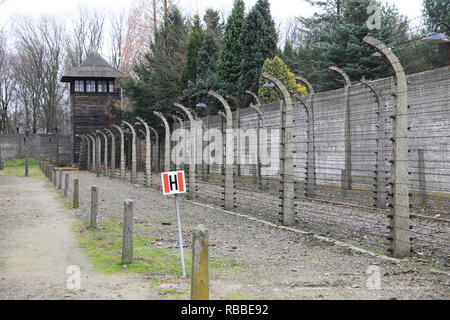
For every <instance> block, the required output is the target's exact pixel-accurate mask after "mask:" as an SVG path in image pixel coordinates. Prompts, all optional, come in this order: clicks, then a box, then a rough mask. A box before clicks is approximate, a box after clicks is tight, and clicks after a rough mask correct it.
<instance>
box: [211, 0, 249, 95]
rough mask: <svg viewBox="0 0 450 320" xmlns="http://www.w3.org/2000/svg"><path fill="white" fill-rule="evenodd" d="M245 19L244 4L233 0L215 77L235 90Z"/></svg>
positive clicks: (240, 0)
mask: <svg viewBox="0 0 450 320" xmlns="http://www.w3.org/2000/svg"><path fill="white" fill-rule="evenodd" d="M244 19H245V4H244V1H243V0H235V1H234V6H233V10H232V11H231V15H230V16H229V17H228V21H227V24H226V26H225V34H224V37H223V40H222V50H221V51H220V53H219V62H218V64H217V77H218V79H219V81H222V82H224V83H226V84H227V85H228V86H229V87H230V90H231V91H234V92H236V91H237V86H238V81H239V72H240V70H241V60H242V46H241V34H242V26H243V24H244Z"/></svg>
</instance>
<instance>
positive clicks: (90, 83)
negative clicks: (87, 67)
mask: <svg viewBox="0 0 450 320" xmlns="http://www.w3.org/2000/svg"><path fill="white" fill-rule="evenodd" d="M86 92H95V80H86Z"/></svg>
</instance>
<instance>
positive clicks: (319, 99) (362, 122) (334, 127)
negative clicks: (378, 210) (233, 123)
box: [187, 67, 450, 193]
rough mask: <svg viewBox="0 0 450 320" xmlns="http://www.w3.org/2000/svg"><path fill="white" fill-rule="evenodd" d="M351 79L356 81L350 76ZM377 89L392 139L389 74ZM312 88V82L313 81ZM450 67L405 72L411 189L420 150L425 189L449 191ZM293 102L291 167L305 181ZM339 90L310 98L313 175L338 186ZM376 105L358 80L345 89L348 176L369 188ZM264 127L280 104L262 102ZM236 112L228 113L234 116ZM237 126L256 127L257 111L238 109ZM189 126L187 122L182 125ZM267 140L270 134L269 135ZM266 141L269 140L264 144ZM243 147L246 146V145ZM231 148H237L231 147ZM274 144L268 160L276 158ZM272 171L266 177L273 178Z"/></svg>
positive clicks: (216, 122) (301, 117)
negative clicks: (348, 126)
mask: <svg viewBox="0 0 450 320" xmlns="http://www.w3.org/2000/svg"><path fill="white" fill-rule="evenodd" d="M353 80H356V79H353ZM373 83H374V84H375V85H376V88H377V89H378V90H380V91H381V94H382V101H384V102H382V104H383V112H382V113H381V116H382V117H383V119H384V121H385V123H386V132H387V138H388V139H389V138H390V137H392V130H391V129H392V119H390V118H389V117H390V116H391V115H392V114H393V108H394V106H393V103H394V97H393V96H392V92H394V88H395V87H394V84H393V80H392V78H386V79H380V80H377V81H374V82H373ZM313 86H314V84H313ZM449 92H450V67H445V68H440V69H436V70H432V71H427V72H423V73H419V74H414V75H410V76H408V104H409V105H410V108H409V118H408V120H409V126H410V128H411V130H410V133H409V149H410V153H409V171H410V172H411V174H410V176H409V179H410V188H411V189H412V190H418V188H419V182H418V179H419V178H418V163H417V161H418V151H417V150H418V149H424V150H425V152H424V153H425V177H426V181H427V191H428V192H435V193H450V97H449ZM293 101H294V103H295V105H294V119H295V123H294V136H295V138H294V141H295V150H296V154H295V155H294V156H295V160H294V165H296V168H295V175H296V179H298V180H304V179H305V168H306V154H305V151H306V128H307V124H306V113H305V111H304V109H303V107H302V105H301V104H300V103H299V102H296V100H295V99H293ZM344 108H345V96H344V90H343V89H338V90H333V91H328V92H323V93H318V94H316V95H315V97H314V117H315V126H314V139H315V158H316V179H317V183H318V184H324V185H340V182H341V170H343V169H345V154H344V141H345V135H344V130H345V128H344V124H345V122H344V121H345V113H344ZM377 108H378V106H377V104H376V100H375V97H374V95H373V93H372V92H371V91H370V90H369V89H368V88H367V87H365V86H363V85H361V84H356V85H353V86H352V87H351V88H350V118H351V120H350V124H351V138H350V139H351V147H352V153H351V158H352V177H353V182H354V186H356V187H360V188H364V189H367V190H371V189H372V184H373V177H374V170H375V164H376V154H375V151H377V148H376V146H377V145H376V140H375V139H376V138H377V127H376V125H377V117H378V116H377V114H376V111H377ZM262 109H263V111H264V114H265V117H266V119H267V126H268V129H271V130H278V129H279V127H280V123H281V122H280V103H275V104H270V105H264V106H262ZM235 116H236V114H235V113H234V114H233V119H235ZM210 122H211V127H214V128H218V129H220V128H221V117H220V116H213V117H211V120H210ZM240 126H241V128H243V129H249V128H253V129H256V128H257V127H258V121H257V115H256V112H255V111H254V110H253V109H251V108H246V109H243V110H241V123H240ZM187 127H188V126H187ZM269 139H270V137H269ZM269 143H270V142H269ZM382 143H383V145H384V150H385V152H386V159H387V161H386V163H385V171H388V175H387V176H388V177H389V175H390V164H389V162H388V161H389V160H390V157H391V143H390V141H389V140H386V141H382ZM247 148H248V147H247ZM235 150H236V146H235ZM278 153H279V148H278V145H275V146H274V149H273V150H272V154H271V159H272V160H275V158H276V157H278ZM250 169H251V167H250V166H246V165H242V166H241V172H242V174H244V175H250V174H251V171H250ZM277 174H278V173H277V172H269V175H272V176H277Z"/></svg>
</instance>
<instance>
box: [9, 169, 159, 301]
mask: <svg viewBox="0 0 450 320" xmlns="http://www.w3.org/2000/svg"><path fill="white" fill-rule="evenodd" d="M46 186H48V184H47V183H46V182H45V181H44V180H43V179H32V178H9V177H8V178H4V177H2V178H0V299H21V300H22V299H27V300H29V299H58V300H61V299H71V300H72V299H87V300H91V299H155V298H157V297H158V292H157V290H155V289H154V288H153V287H151V286H150V285H149V283H148V280H146V279H143V278H142V277H137V276H136V275H132V274H127V275H103V274H101V273H99V272H97V271H95V270H94V269H93V268H92V267H91V265H90V263H89V262H88V261H87V259H86V257H85V255H84V254H83V253H82V252H81V251H80V249H79V248H78V244H77V241H76V238H75V235H74V233H73V232H72V224H73V220H74V216H73V214H72V212H71V211H68V210H66V209H64V206H63V204H62V202H61V201H57V200H56V192H55V191H53V190H50V189H49V188H48V187H47V188H46ZM71 265H77V266H79V267H80V271H81V282H80V284H81V288H80V290H69V289H67V285H66V281H67V279H68V277H69V276H70V274H67V273H66V271H67V268H68V267H69V266H71Z"/></svg>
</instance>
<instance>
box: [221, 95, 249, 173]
mask: <svg viewBox="0 0 450 320" xmlns="http://www.w3.org/2000/svg"><path fill="white" fill-rule="evenodd" d="M225 98H226V99H228V100H231V101H233V104H234V105H235V106H236V125H235V126H234V128H235V130H236V169H237V172H236V174H237V176H241V175H242V170H241V154H242V153H244V154H245V149H244V150H241V130H240V129H241V102H240V101H239V99H238V98H236V97H235V96H232V95H226V96H225ZM244 148H245V147H244Z"/></svg>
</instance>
